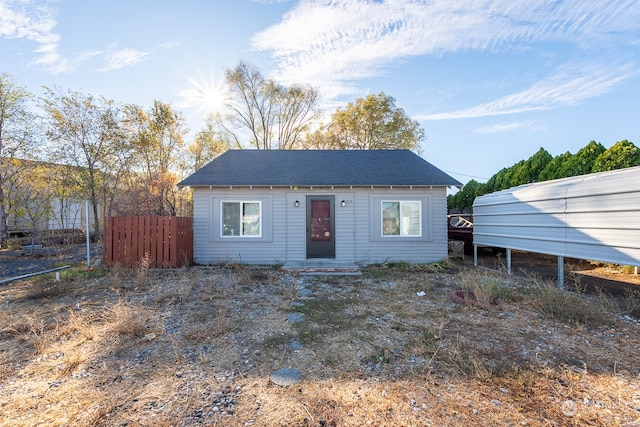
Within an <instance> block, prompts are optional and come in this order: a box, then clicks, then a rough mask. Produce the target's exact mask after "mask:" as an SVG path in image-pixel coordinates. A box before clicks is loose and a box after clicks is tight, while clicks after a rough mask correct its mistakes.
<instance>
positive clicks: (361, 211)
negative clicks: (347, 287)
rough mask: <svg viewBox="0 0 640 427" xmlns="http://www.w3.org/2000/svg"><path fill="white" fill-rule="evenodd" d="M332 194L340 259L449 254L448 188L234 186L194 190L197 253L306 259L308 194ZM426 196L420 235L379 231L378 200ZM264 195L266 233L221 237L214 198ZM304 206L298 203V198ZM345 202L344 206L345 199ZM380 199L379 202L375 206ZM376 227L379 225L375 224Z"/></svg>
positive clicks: (218, 257)
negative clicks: (388, 235)
mask: <svg viewBox="0 0 640 427" xmlns="http://www.w3.org/2000/svg"><path fill="white" fill-rule="evenodd" d="M311 195H327V196H334V198H335V241H336V260H341V261H349V262H354V261H355V262H360V263H363V264H369V263H376V262H384V261H405V262H411V263H429V262H435V261H441V260H443V259H445V258H446V257H447V231H446V230H447V229H446V213H447V208H446V190H445V187H437V188H433V189H425V188H414V189H408V188H398V189H396V188H393V189H381V188H377V187H375V188H374V189H370V188H353V189H352V188H348V187H346V188H334V189H332V188H314V189H310V188H304V189H298V190H294V189H288V188H286V189H281V188H274V189H268V188H254V189H249V188H233V189H220V188H214V189H213V190H210V189H206V188H196V189H195V192H194V222H193V227H194V257H195V262H196V263H199V264H217V263H225V262H242V263H249V264H279V263H284V262H287V261H304V260H305V259H306V206H305V205H306V197H307V196H311ZM379 198H384V199H386V200H421V201H422V202H423V203H422V215H423V217H424V222H423V228H422V233H423V236H422V237H421V238H420V239H415V238H409V239H407V238H395V239H394V238H385V239H382V238H380V236H376V235H375V233H376V232H375V231H372V230H375V229H376V227H378V229H379V227H380V225H379V224H372V221H373V218H374V217H375V215H374V210H376V211H377V210H379V209H380V206H378V205H377V200H378V199H379ZM221 199H235V200H258V199H261V200H262V199H264V200H265V202H264V203H263V211H264V210H268V212H263V216H264V217H265V218H264V220H263V228H264V229H263V238H262V239H261V240H260V241H256V240H246V241H243V240H240V239H238V240H229V239H227V240H221V239H220V238H217V235H219V231H218V230H217V229H214V227H218V226H217V225H214V222H215V221H214V217H215V216H216V215H215V212H214V209H216V208H215V207H214V200H215V201H219V200H221ZM296 200H297V201H298V203H299V206H298V207H295V206H294V204H295V201H296ZM343 200H344V201H345V206H344V207H342V206H341V203H342V201H343ZM372 204H375V206H372ZM372 227H374V228H373V229H372Z"/></svg>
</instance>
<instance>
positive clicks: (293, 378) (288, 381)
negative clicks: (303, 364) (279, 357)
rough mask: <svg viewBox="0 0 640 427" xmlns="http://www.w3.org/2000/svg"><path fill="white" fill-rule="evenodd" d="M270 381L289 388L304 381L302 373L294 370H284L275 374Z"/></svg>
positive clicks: (270, 377)
mask: <svg viewBox="0 0 640 427" xmlns="http://www.w3.org/2000/svg"><path fill="white" fill-rule="evenodd" d="M269 379H270V380H271V382H272V383H274V384H275V385H279V386H282V387H287V386H290V385H294V384H297V383H299V382H300V381H302V372H300V371H299V370H297V369H293V368H282V369H278V370H277V371H275V372H273V373H272V374H271V375H270V376H269Z"/></svg>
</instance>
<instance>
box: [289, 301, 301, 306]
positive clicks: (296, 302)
mask: <svg viewBox="0 0 640 427" xmlns="http://www.w3.org/2000/svg"><path fill="white" fill-rule="evenodd" d="M291 306H292V307H304V303H303V302H301V301H294V302H292V303H291Z"/></svg>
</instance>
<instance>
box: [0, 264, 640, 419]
mask: <svg viewBox="0 0 640 427" xmlns="http://www.w3.org/2000/svg"><path fill="white" fill-rule="evenodd" d="M451 267H455V265H446V264H445V265H434V266H408V265H405V264H398V265H390V264H383V265H379V266H372V267H370V268H368V269H366V271H364V273H363V275H362V276H359V277H352V276H350V277H317V278H301V277H296V276H291V275H288V274H283V273H281V272H279V271H276V270H273V269H269V268H249V267H246V266H244V267H243V266H238V265H233V266H228V267H226V268H191V269H179V270H175V271H158V270H151V269H148V268H146V267H144V266H143V265H141V266H139V267H138V268H136V269H131V270H126V269H112V270H109V271H104V272H102V275H98V277H86V278H83V277H82V274H80V273H79V272H77V271H75V272H74V271H69V272H68V273H66V274H65V275H63V281H62V282H59V283H46V284H44V286H43V283H41V282H38V281H25V282H14V283H12V284H10V285H8V286H6V287H4V288H1V289H0V301H4V302H5V303H4V307H3V310H2V311H0V324H1V325H2V329H1V330H0V413H1V415H0V425H2V426H14V425H20V426H22V425H25V426H26V425H65V426H67V425H72V426H111V425H132V426H146V425H153V426H175V425H180V426H191V425H225V426H245V425H254V426H363V425H373V426H398V425H407V426H410V425H414V426H429V425H433V426H454V425H455V426H458V425H478V426H484V425H527V426H549V425H557V426H565V425H566V426H573V425H576V426H577V425H595V426H605V425H607V426H608V425H628V426H631V425H635V424H633V423H634V422H637V419H638V416H639V415H638V414H640V381H639V380H638V376H637V375H638V366H640V355H639V354H638V352H637V348H638V345H639V344H640V338H639V337H640V324H639V323H638V322H637V321H635V320H633V319H632V318H629V317H628V316H629V315H630V314H633V313H635V312H636V311H635V310H637V307H638V306H640V304H638V302H637V301H638V298H637V295H636V294H635V293H631V294H629V295H627V296H626V297H625V298H622V299H620V300H612V299H610V298H609V297H607V296H606V295H605V294H604V293H601V294H599V295H591V294H584V293H579V292H568V291H559V290H557V289H555V288H554V287H552V286H549V285H545V284H543V283H541V282H540V281H536V280H514V279H512V278H508V277H505V276H504V275H502V274H500V273H493V272H486V271H482V270H468V271H467V270H465V271H460V272H458V273H455V272H453V271H452V270H451ZM303 288H305V289H310V290H311V291H312V294H311V296H303V295H304V294H303V293H300V290H301V289H303ZM53 289H55V290H53ZM455 289H464V290H467V291H471V292H473V294H474V296H475V303H474V304H473V305H461V304H456V303H454V302H452V300H451V292H452V291H453V290H455ZM43 290H45V292H43ZM496 298H498V299H499V300H500V301H501V303H500V304H499V305H496V304H495V302H496ZM294 302H295V303H297V304H296V305H295V306H294V305H293V303H294ZM294 312H298V313H302V314H304V316H305V320H304V321H303V322H301V323H291V322H288V321H287V320H286V319H287V315H288V314H291V313H294ZM625 316H627V317H625ZM281 367H293V368H297V369H300V370H301V371H302V372H303V381H302V382H301V383H300V384H298V385H296V386H291V387H284V388H283V387H278V386H275V385H274V384H272V383H271V382H270V381H269V375H270V373H271V372H273V371H274V370H276V369H278V368H281Z"/></svg>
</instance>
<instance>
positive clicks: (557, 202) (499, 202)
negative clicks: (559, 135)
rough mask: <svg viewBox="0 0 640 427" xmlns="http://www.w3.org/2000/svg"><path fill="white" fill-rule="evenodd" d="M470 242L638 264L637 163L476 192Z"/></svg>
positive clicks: (639, 175) (639, 200) (639, 195)
mask: <svg viewBox="0 0 640 427" xmlns="http://www.w3.org/2000/svg"><path fill="white" fill-rule="evenodd" d="M473 215H474V243H476V244H478V245H482V246H497V247H504V248H511V249H519V250H524V251H529V252H539V253H546V254H551V255H559V256H566V257H570V258H578V259H589V260H598V261H603V262H612V263H617V264H627V265H639V264H640V168H638V167H635V168H628V169H622V170H618V171H611V172H604V173H598V174H591V175H586V176H581V177H573V178H566V179H561V180H554V181H547V182H542V183H536V184H530V185H525V186H521V187H515V188H512V189H509V190H503V191H499V192H496V193H492V194H488V195H485V196H481V197H478V198H477V199H476V201H475V202H474V206H473Z"/></svg>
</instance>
